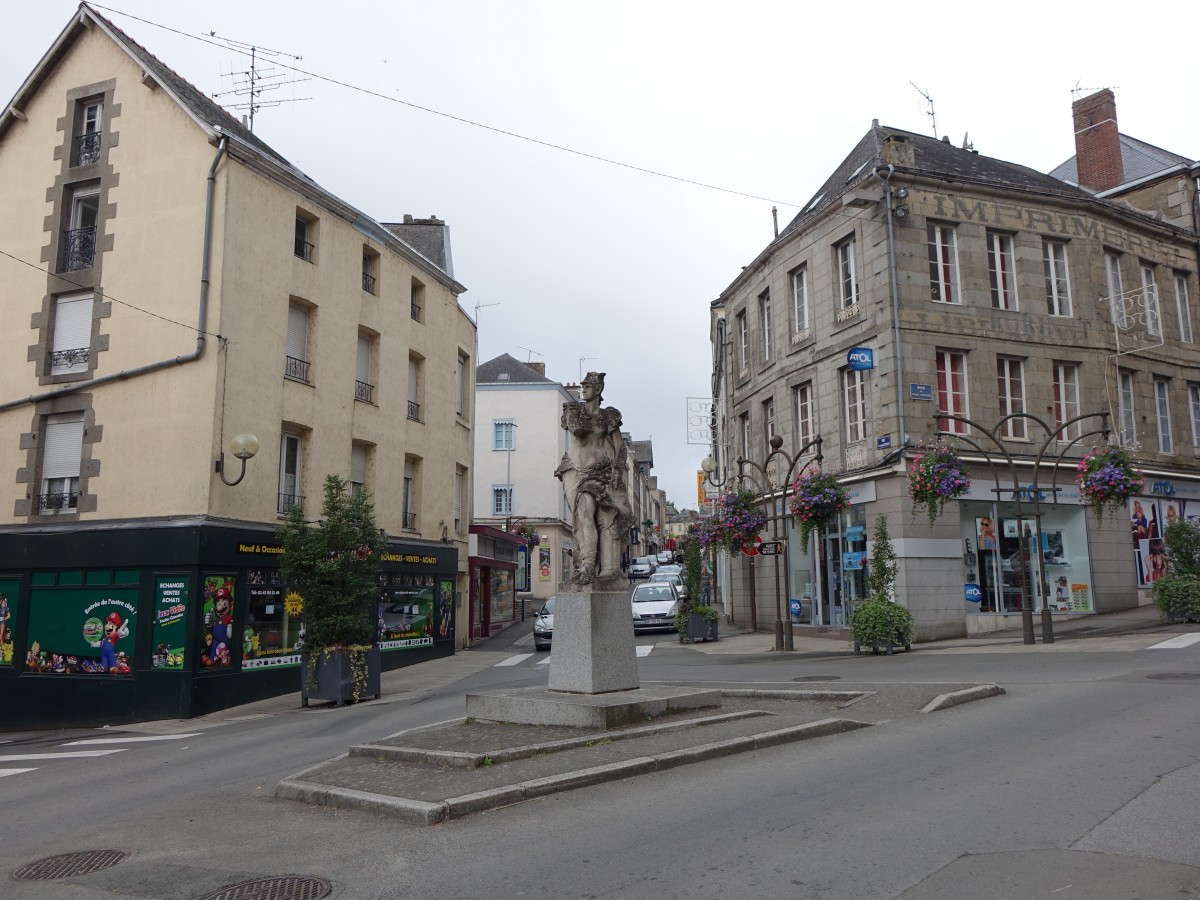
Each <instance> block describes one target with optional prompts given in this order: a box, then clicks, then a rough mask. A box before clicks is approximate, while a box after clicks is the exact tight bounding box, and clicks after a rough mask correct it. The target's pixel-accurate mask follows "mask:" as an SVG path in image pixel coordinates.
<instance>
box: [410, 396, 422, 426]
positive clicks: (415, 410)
mask: <svg viewBox="0 0 1200 900" xmlns="http://www.w3.org/2000/svg"><path fill="white" fill-rule="evenodd" d="M408 417H409V418H410V419H412V420H413V421H414V422H420V421H421V404H420V403H418V402H417V401H415V400H409V401H408Z"/></svg>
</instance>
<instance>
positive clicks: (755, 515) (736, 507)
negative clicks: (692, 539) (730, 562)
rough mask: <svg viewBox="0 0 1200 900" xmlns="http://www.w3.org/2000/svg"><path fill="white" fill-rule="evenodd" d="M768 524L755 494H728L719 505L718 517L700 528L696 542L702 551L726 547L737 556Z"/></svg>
mask: <svg viewBox="0 0 1200 900" xmlns="http://www.w3.org/2000/svg"><path fill="white" fill-rule="evenodd" d="M766 524H767V516H766V514H765V513H764V512H763V511H762V510H761V509H759V508H758V505H757V503H756V502H755V498H754V494H753V492H751V491H747V490H738V491H728V492H726V493H724V494H722V495H721V499H720V500H718V501H717V511H716V513H715V515H713V517H712V518H711V519H707V520H705V521H703V522H701V523H700V525H699V527H697V529H696V538H697V540H699V541H700V546H701V547H723V548H724V549H726V550H729V551H731V552H736V551H738V550H740V549H741V548H742V544H744V543H746V542H747V541H750V540H753V539H754V537H755V535H757V534H758V533H759V532H760V531H762V529H763V526H764V525H766Z"/></svg>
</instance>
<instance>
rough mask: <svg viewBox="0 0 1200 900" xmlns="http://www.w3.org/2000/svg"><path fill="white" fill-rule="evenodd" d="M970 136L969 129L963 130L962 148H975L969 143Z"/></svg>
mask: <svg viewBox="0 0 1200 900" xmlns="http://www.w3.org/2000/svg"><path fill="white" fill-rule="evenodd" d="M970 137H971V132H969V131H964V132H963V145H962V148H963V149H964V150H974V149H975V145H974V144H972V143H971V141H970Z"/></svg>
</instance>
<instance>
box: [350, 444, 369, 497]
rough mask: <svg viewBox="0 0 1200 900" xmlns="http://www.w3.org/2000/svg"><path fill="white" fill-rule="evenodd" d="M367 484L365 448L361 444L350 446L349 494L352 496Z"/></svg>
mask: <svg viewBox="0 0 1200 900" xmlns="http://www.w3.org/2000/svg"><path fill="white" fill-rule="evenodd" d="M366 483H367V448H366V447H365V446H363V445H362V444H351V445H350V494H351V496H353V495H354V494H357V493H358V492H359V491H361V490H362V489H363V486H364V485H365V484H366Z"/></svg>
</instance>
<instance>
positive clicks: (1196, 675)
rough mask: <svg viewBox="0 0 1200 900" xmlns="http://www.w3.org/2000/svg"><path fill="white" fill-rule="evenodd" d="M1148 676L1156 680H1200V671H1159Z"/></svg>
mask: <svg viewBox="0 0 1200 900" xmlns="http://www.w3.org/2000/svg"><path fill="white" fill-rule="evenodd" d="M1146 677H1147V678H1153V679H1155V680H1156V681H1200V672H1159V673H1158V674H1157V675H1147V676H1146Z"/></svg>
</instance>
